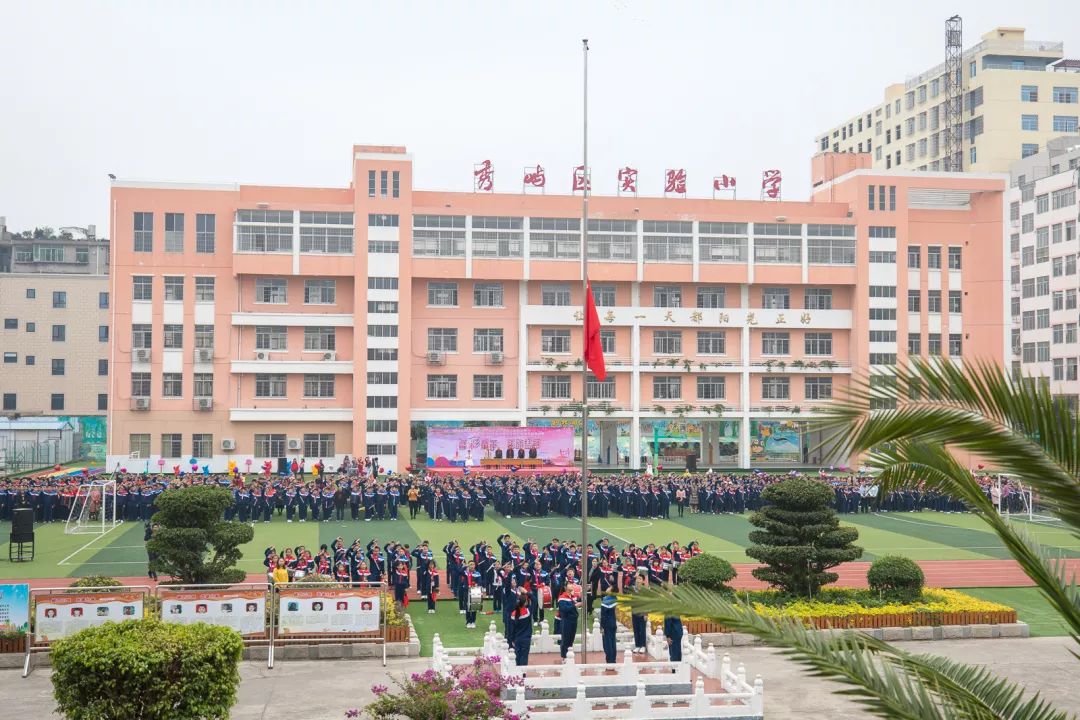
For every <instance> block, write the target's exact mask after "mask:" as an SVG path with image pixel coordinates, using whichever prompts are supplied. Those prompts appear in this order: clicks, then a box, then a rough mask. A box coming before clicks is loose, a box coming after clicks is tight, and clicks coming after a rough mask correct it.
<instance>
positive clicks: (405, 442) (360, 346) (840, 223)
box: [109, 146, 1008, 470]
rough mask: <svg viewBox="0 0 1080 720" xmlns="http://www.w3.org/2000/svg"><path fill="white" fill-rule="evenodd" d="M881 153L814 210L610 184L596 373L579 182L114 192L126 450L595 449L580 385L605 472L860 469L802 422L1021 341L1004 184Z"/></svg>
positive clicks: (375, 156) (382, 156) (356, 181)
mask: <svg viewBox="0 0 1080 720" xmlns="http://www.w3.org/2000/svg"><path fill="white" fill-rule="evenodd" d="M869 164H870V159H869V156H866V155H833V154H826V155H822V156H819V157H818V158H816V159H815V165H814V172H815V177H816V178H817V179H818V180H819V181H820V182H818V184H817V188H816V190H815V195H814V198H813V199H812V200H811V201H809V202H786V201H750V200H715V199H694V198H674V197H668V198H659V197H634V196H622V197H607V196H597V195H593V196H592V197H591V198H590V216H589V227H588V253H589V277H590V280H591V282H592V286H593V292H594V295H595V299H596V302H597V305H598V306H599V307H598V311H599V316H600V322H601V325H602V333H601V338H602V342H603V345H604V352H605V357H606V363H607V368H608V376H607V379H605V380H604V381H599V380H597V379H595V378H590V379H588V380H587V381H586V382H585V387H584V388H583V387H582V379H583V378H582V373H581V369H580V362H579V359H580V358H581V356H582V331H581V326H582V312H583V302H582V301H583V293H582V262H581V260H582V258H581V253H582V232H581V230H582V227H581V217H580V214H581V197H580V195H577V196H575V195H554V194H550V195H549V194H525V193H505V194H502V193H483V192H434V191H426V190H421V189H417V188H414V187H413V182H412V179H413V171H412V158H411V156H410V155H409V154H407V153H406V151H405V148H403V147H382V146H377V147H372V146H356V147H354V148H353V156H352V165H353V173H352V178H351V180H352V182H351V183H350V185H349V186H348V187H342V188H322V189H312V188H287V187H267V186H254V185H194V184H171V183H146V182H127V181H116V182H114V183H113V188H112V201H113V204H114V207H115V209H116V213H115V218H116V220H115V223H116V224H115V226H114V228H113V235H114V237H115V240H116V242H115V248H114V250H113V252H114V260H115V269H114V274H113V277H112V280H113V290H112V293H113V297H114V298H115V302H114V303H113V324H114V328H115V332H114V354H115V358H116V359H115V368H116V372H115V373H114V374H113V384H112V390H111V393H112V402H111V404H110V408H111V409H110V416H111V423H112V425H111V427H112V428H113V432H112V433H111V437H110V450H109V455H110V464H111V463H113V462H114V461H121V462H122V461H123V460H124V458H127V457H130V456H131V454H133V453H134V454H135V455H136V456H138V457H140V458H148V459H150V461H151V466H153V465H155V464H157V463H159V462H160V463H161V464H162V465H164V466H167V467H171V466H172V465H173V464H178V463H180V462H181V461H182V459H184V458H188V457H190V456H192V455H194V456H195V457H196V458H198V460H199V462H200V464H204V463H209V464H211V465H212V466H213V467H214V468H225V467H227V466H228V463H229V462H230V461H231V462H236V463H237V466H238V467H240V468H241V470H243V469H244V468H248V467H250V468H259V467H261V466H262V463H263V462H264V461H265V460H271V461H272V462H273V461H275V459H276V458H280V457H296V456H302V457H306V458H308V459H309V462H314V461H315V460H316V459H319V458H321V459H323V460H324V461H325V462H327V464H331V463H336V462H338V461H340V459H341V458H342V457H343V456H345V455H354V456H355V455H359V456H365V455H367V456H378V457H379V459H380V464H381V465H382V466H383V467H385V468H387V469H393V470H402V469H404V468H406V467H407V466H409V465H410V464H412V463H414V462H415V460H414V458H416V457H418V456H419V457H421V458H423V457H424V455H425V451H426V434H427V429H428V428H429V427H431V426H432V425H439V424H506V425H532V426H552V425H570V426H572V427H573V426H575V425H576V427H577V430H578V438H579V452H580V450H581V448H580V437H581V433H580V420H578V421H577V423H575V417H578V418H579V417H580V415H579V413H580V403H581V402H583V401H586V402H588V404H589V406H590V408H591V412H590V427H589V433H588V437H589V444H588V446H587V448H586V451H587V452H588V453H589V454H590V457H591V458H592V459H593V462H594V463H596V464H598V465H600V466H606V467H630V468H638V467H641V466H642V463H643V462H644V461H646V459H647V458H649V457H651V458H653V459H654V462H659V463H660V464H663V465H664V466H665V467H679V466H681V465H682V464H683V463H685V461H686V457H687V455H689V454H694V455H697V456H698V457H699V458H700V461H699V464H700V465H703V466H705V467H725V466H726V467H755V466H756V467H765V466H769V467H775V466H796V465H822V464H826V465H827V464H830V463H838V462H839V463H842V462H844V461H845V460H846V459H844V458H827V457H821V455H820V451H819V450H818V445H819V442H820V439H821V438H820V434H819V433H816V432H815V431H814V430H813V429H812V428H811V427H810V426H809V423H808V420H807V418H808V417H810V416H811V413H812V411H813V409H814V408H817V407H822V406H823V405H827V404H828V403H829V402H830V401H831V399H832V398H834V397H836V396H838V395H839V394H840V393H841V392H843V390H844V388H846V387H847V386H848V385H849V383H850V382H851V378H852V375H853V373H866V372H878V371H880V370H881V369H883V368H886V367H888V366H889V365H891V364H893V363H896V362H897V361H898V360H903V359H905V358H906V357H907V356H908V354H909V352H911V353H915V354H919V355H941V356H943V357H948V358H951V359H953V360H954V361H956V362H961V361H962V359H963V358H967V357H986V358H989V359H991V360H996V361H997V362H999V363H1000V362H1003V360H1004V356H1005V352H1006V347H1007V342H1008V338H1007V333H1006V327H1005V324H1006V314H1007V302H1006V298H1005V294H1004V291H1003V288H1004V277H1005V273H1006V264H1005V261H1004V254H1005V250H1004V247H1003V235H1002V224H1003V222H1004V210H1003V207H1004V205H1003V195H1004V191H1005V188H1006V185H1007V182H1006V179H1005V178H1004V177H999V176H989V175H986V176H983V175H963V176H956V175H945V174H942V173H937V174H934V173H923V174H919V173H902V172H889V173H883V172H878V171H874V170H871V169H870V168H869ZM170 228H171V230H170ZM915 255H917V256H918V258H919V260H918V263H919V264H915V265H912V264H910V263H911V260H910V258H913V257H915ZM905 258H906V259H908V264H906V265H902V264H898V261H899V263H904V262H905ZM912 291H916V292H918V293H921V295H920V302H919V303H916V304H915V305H912V304H911V300H910V299H909V295H910V293H911V292H912ZM957 294H958V297H956V298H954V295H957ZM905 303H908V304H907V305H905ZM913 338H917V341H914V340H913ZM249 461H250V463H249ZM421 462H422V460H421Z"/></svg>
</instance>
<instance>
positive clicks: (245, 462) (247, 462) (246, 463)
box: [244, 458, 251, 470]
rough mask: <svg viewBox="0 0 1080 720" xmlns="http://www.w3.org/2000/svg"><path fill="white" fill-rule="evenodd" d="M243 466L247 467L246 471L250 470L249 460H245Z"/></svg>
mask: <svg viewBox="0 0 1080 720" xmlns="http://www.w3.org/2000/svg"><path fill="white" fill-rule="evenodd" d="M244 464H245V465H247V467H248V470H250V469H251V458H248V459H247V460H245V461H244Z"/></svg>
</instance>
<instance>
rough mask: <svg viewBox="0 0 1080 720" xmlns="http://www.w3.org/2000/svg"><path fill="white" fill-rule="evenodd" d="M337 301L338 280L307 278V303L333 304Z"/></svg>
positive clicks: (305, 290)
mask: <svg viewBox="0 0 1080 720" xmlns="http://www.w3.org/2000/svg"><path fill="white" fill-rule="evenodd" d="M335 302H337V281H336V280H305V281H304V304H305V305H333V304H334V303H335Z"/></svg>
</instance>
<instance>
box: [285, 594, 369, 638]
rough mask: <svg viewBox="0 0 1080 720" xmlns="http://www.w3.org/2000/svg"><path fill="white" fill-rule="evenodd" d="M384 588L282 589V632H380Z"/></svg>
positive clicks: (288, 633)
mask: <svg viewBox="0 0 1080 720" xmlns="http://www.w3.org/2000/svg"><path fill="white" fill-rule="evenodd" d="M380 592H381V589H380V588H378V587H371V588H315V589H307V588H300V587H282V588H281V589H280V590H279V591H278V624H277V628H278V630H277V631H278V633H279V634H280V635H296V634H300V633H363V632H372V631H376V630H379V629H380V627H381V617H382V616H381V614H380V612H379V610H380V608H379V602H380V597H379V595H380Z"/></svg>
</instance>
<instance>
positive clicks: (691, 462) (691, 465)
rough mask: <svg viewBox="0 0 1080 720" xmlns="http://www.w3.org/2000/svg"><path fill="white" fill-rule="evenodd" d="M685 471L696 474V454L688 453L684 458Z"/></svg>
mask: <svg viewBox="0 0 1080 720" xmlns="http://www.w3.org/2000/svg"><path fill="white" fill-rule="evenodd" d="M686 469H687V470H689V471H690V472H697V454H696V453H690V454H689V455H687V456H686Z"/></svg>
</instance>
